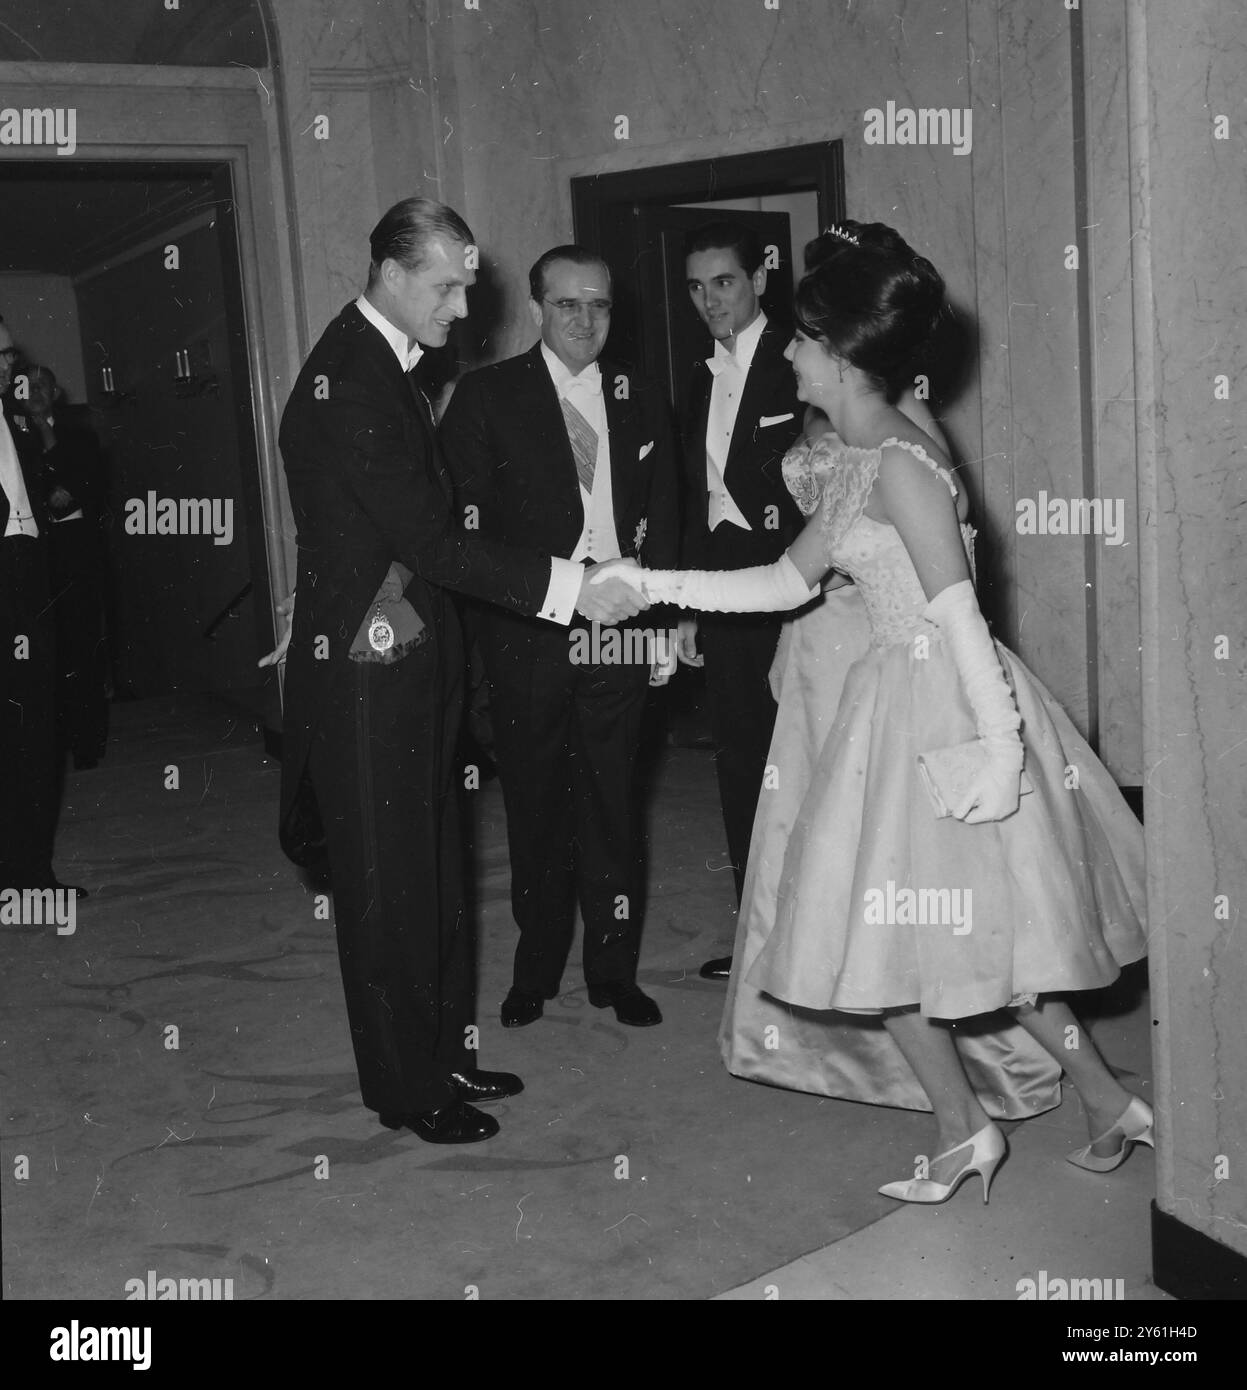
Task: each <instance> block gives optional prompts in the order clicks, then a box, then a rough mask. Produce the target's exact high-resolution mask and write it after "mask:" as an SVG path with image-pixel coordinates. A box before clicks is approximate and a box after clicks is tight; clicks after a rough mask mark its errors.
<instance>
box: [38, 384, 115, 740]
mask: <svg viewBox="0 0 1247 1390" xmlns="http://www.w3.org/2000/svg"><path fill="white" fill-rule="evenodd" d="M49 423H50V424H51V426H52V429H53V432H54V442H53V444H52V447H51V448H49V449H47V450H46V451H45V453H44V455H43V458H42V460H41V473H42V481H43V484H44V488H45V491H46V493H47V497H48V509H49V512H50V516H51V525H50V526H49V527H48V555H49V569H50V574H51V584H52V605H53V613H54V619H55V622H56V666H57V679H56V724H57V733H58V736H59V742H60V744H61V746H62V747H63V748H66V749H68V750H69V751H70V752H72V753H73V754H74V755H75V757H77V758H89V759H97V758H99V757H101V756H102V754H103V752H104V744H105V741H106V739H107V735H108V703H107V701H106V699H105V697H104V682H105V675H106V665H107V662H106V651H105V642H104V595H105V586H106V584H107V578H108V576H107V566H106V565H105V561H104V539H103V534H102V532H101V528H100V511H101V508H102V505H103V501H104V491H105V477H104V460H103V456H102V454H101V452H100V448H99V444H98V442H97V440H96V438H95V435H94V434H93V433H92V432H91V430H90V429H89V428H86V427H84V426H83V425H82V424H81V423H80V422H78V421H75V420H74V419H73V418H72V416H71V415H70V412H69V411H68V410H64V411H61V410H58V411H57V413H56V416H55V417H54V418H52V419H50V422H49Z"/></svg>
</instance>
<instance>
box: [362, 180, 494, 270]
mask: <svg viewBox="0 0 1247 1390" xmlns="http://www.w3.org/2000/svg"><path fill="white" fill-rule="evenodd" d="M433 237H441V238H442V239H443V240H445V241H454V242H459V243H461V244H462V245H464V246H471V245H472V243H473V242H474V241H475V240H476V238H475V237H474V236H473V235H472V229H471V227H469V226H468V224H467V223H466V222H465V221H464V220H463V218H462V217H460V216H459V214H458V213H457V212H456V211H455V210H454V208H451V207H447V206H446V204H445V203H437V202H434V201H433V199H432V198H404V199H403V200H402V202H401V203H395V204H394V206H393V207H392V208H390V209H389V211H388V212H386V213H385V214H384V215H383V216H382V218H381V220H380V222H378V223H377V225H376V226H375V227H374V228H373V229H372V232H371V234H370V235H369V237H368V249H369V251H370V252H371V255H372V261H371V264H370V265H369V267H368V282H369V284H371V283H372V282H373V281H374V280H375V279H376V278H377V276H378V275H379V274H380V273H381V262H382V261H385V260H394V261H397V262H398V263H399V265H401V266H402V267H403V269H404V270H420V269H421V268H422V267H423V266H424V263H425V257H426V255H427V253H428V246H429V242H430V240H431V239H432V238H433Z"/></svg>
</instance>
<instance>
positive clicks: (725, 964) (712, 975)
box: [697, 956, 732, 980]
mask: <svg viewBox="0 0 1247 1390" xmlns="http://www.w3.org/2000/svg"><path fill="white" fill-rule="evenodd" d="M697 973H698V974H699V975H700V976H701V977H702V979H703V980H726V979H727V977H728V976H729V975H730V974H731V973H732V958H731V956H719V957H718V958H717V959H715V960H708V961H707V962H706V963H705V965H703V966H702V968H701V969H700V970H699V971H698V972H697Z"/></svg>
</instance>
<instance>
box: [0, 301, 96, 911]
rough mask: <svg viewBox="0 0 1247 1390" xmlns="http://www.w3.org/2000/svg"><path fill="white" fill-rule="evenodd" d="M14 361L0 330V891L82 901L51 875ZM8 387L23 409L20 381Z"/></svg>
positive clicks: (42, 503) (44, 533) (36, 483)
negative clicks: (47, 891) (52, 892)
mask: <svg viewBox="0 0 1247 1390" xmlns="http://www.w3.org/2000/svg"><path fill="white" fill-rule="evenodd" d="M18 361H19V352H18V349H17V347H16V346H15V345H14V342H13V335H12V334H11V333H10V332H9V329H8V327H7V326H6V325H5V324H4V322H3V320H0V397H3V402H4V409H3V414H2V416H0V889H7V888H17V889H25V888H53V889H65V888H69V891H71V892H74V893H76V894H77V896H78V897H86V896H87V894H86V890H85V889H82V888H74V887H71V886H70V885H66V884H62V883H58V882H57V880H56V876H55V874H54V873H53V872H52V846H53V840H54V837H55V834H56V816H57V809H58V806H57V802H58V789H59V782H60V778H59V769H58V766H57V757H56V728H55V716H54V710H55V695H56V634H55V625H54V621H53V617H52V605H51V599H50V590H49V580H48V529H49V527H50V526H51V515H50V513H49V511H48V504H47V498H46V496H45V494H44V489H43V482H42V479H41V475H40V468H39V463H40V459H41V458H42V455H43V444H42V441H41V439H39V438H38V437H37V435H36V433H35V431H34V430H33V429H32V428H31V425H30V422H29V420H27V419H26V417H25V416H24V415H22V414H21V413H19V412H18V411H17V410H16V409H15V408H14V407H15V405H16V404H17V402H15V400H14V395H15V393H14V391H13V390H12V389H11V388H13V386H14V378H15V374H16V367H17V364H18ZM18 387H19V390H20V395H21V397H22V400H23V401H24V400H25V398H26V397H27V395H28V391H29V379H28V377H26V376H22V378H21V380H20V382H18Z"/></svg>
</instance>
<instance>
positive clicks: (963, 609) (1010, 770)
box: [924, 579, 1024, 825]
mask: <svg viewBox="0 0 1247 1390" xmlns="http://www.w3.org/2000/svg"><path fill="white" fill-rule="evenodd" d="M924 616H925V617H927V618H930V620H931V621H932V622H933V623H937V624H938V625H939V629H940V635H941V637H942V638H943V639H944V641H945V642H946V643H947V644H948V647H949V649H950V650H951V652H952V657H953V660H954V661H955V662H956V663H957V674H958V675H959V676H960V677H961V684H962V688H963V689H964V690H965V692H966V699H967V700H968V701H969V702H970V708H971V709H972V710H973V711H974V724H975V728H976V730H977V731H978V735H979V742H980V743H981V744H982V746H983V749H984V751H985V753H986V754H987V762H986V764H985V766H984V767H983V769H982V771H981V772H979V773H978V775H977V776H976V777H975V778H974V780H973V781H972V782H971V784H970V786H969V787H968V788H967V789H966V792H965V794H964V796H963V797H962V800H961V804H960V805H958V806H953V807H950V809H951V811H952V813H953V815H954V816H956V817H957V819H958V820H964V821H965V822H966V823H967V824H969V825H978V824H979V823H980V822H981V821H989V820H1003V819H1004V818H1005V816H1010V815H1012V814H1013V812H1014V811H1016V810H1017V808H1018V799H1019V793H1020V786H1021V777H1022V760H1023V756H1024V751H1023V748H1022V740H1021V738H1020V737H1019V735H1018V730H1019V729H1020V728H1021V727H1022V716H1021V715H1020V714H1019V713H1018V708H1017V704H1016V702H1015V701H1014V698H1013V692H1012V691H1011V690H1010V689H1009V683H1008V681H1006V680H1005V674H1004V671H1003V670H1002V669H1001V666H1000V658H999V657H998V656H997V655H996V644H995V643H994V642H993V641H992V638H991V633H989V632H988V630H987V624H986V623H985V622H984V621H983V615H982V613H980V612H979V605H978V600H977V599H976V598H975V596H974V586H973V584H971V583H970V581H969V580H968V579H963V580H962V581H961V582H960V583H959V584H950V585H949V586H948V588H947V589H943V590H941V591H940V592H939V593H938V594H936V596H935V597H934V598H933V599H932V600H931V602H930V603H929V604H927V607H926V610H925V612H924Z"/></svg>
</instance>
